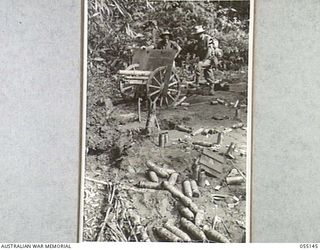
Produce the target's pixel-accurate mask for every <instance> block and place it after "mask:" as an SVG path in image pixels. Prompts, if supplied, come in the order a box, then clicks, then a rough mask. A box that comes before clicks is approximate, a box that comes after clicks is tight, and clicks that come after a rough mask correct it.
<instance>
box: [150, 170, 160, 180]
mask: <svg viewBox="0 0 320 250" xmlns="http://www.w3.org/2000/svg"><path fill="white" fill-rule="evenodd" d="M148 176H149V179H150V181H152V182H159V178H158V176H157V173H156V172H154V171H148Z"/></svg>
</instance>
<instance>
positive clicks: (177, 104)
mask: <svg viewBox="0 0 320 250" xmlns="http://www.w3.org/2000/svg"><path fill="white" fill-rule="evenodd" d="M185 99H187V97H186V96H184V97H182V98H181V99H180V100H179V101H177V102H175V103H174V104H173V107H177V106H179V105H180V104H181V103H183V102H184V100H185Z"/></svg>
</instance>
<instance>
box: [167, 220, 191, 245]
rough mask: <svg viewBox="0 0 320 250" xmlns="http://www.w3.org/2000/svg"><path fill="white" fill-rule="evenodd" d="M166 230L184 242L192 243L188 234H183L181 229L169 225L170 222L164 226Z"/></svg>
mask: <svg viewBox="0 0 320 250" xmlns="http://www.w3.org/2000/svg"><path fill="white" fill-rule="evenodd" d="M164 228H166V229H168V230H169V231H170V232H171V233H173V234H175V235H177V236H178V237H179V238H181V239H182V240H183V241H184V242H190V241H191V238H190V236H189V235H188V234H186V233H185V232H183V231H182V230H181V229H180V228H178V227H176V226H174V225H171V224H169V223H168V222H167V223H166V224H164Z"/></svg>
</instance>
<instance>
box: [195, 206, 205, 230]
mask: <svg viewBox="0 0 320 250" xmlns="http://www.w3.org/2000/svg"><path fill="white" fill-rule="evenodd" d="M203 220H204V211H203V210H199V211H198V213H196V216H195V218H194V224H195V225H196V226H198V227H200V226H202V225H203Z"/></svg>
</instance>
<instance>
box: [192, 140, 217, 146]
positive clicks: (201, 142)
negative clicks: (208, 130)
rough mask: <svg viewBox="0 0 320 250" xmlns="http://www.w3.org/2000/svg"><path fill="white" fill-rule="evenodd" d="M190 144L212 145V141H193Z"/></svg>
mask: <svg viewBox="0 0 320 250" xmlns="http://www.w3.org/2000/svg"><path fill="white" fill-rule="evenodd" d="M192 144H193V145H199V146H203V147H211V146H212V143H210V142H206V141H194V142H193V143H192Z"/></svg>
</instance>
